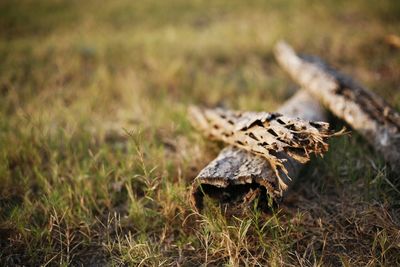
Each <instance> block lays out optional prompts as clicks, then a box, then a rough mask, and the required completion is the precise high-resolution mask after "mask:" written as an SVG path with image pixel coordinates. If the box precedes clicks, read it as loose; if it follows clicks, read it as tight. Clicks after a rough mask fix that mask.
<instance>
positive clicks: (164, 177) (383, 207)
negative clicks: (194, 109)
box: [0, 0, 400, 266]
mask: <svg viewBox="0 0 400 267" xmlns="http://www.w3.org/2000/svg"><path fill="white" fill-rule="evenodd" d="M389 35H397V36H398V35H400V1H396V0H393V1H389V0H382V1H372V0H364V1H361V0H360V1H342V0H335V1H333V0H332V1H305V0H304V1H289V0H270V1H261V0H252V1H238V0H229V1H227V0H215V1H202V0H193V1H186V0H185V1H183V0H169V1H156V0H146V1H128V0H115V1H91V0H87V1H76V0H70V1H62V0H54V1H50V0H49V1H44V0H40V1H31V0H17V1H8V0H2V1H1V2H0V38H1V41H0V184H1V186H0V234H1V238H0V248H1V249H0V250H1V252H0V257H1V259H2V262H4V263H5V264H6V265H14V264H25V265H37V264H46V263H48V264H50V265H53V264H56V265H57V264H64V265H70V264H84V265H90V264H93V265H96V264H97V265H101V264H105V263H110V262H111V263H113V264H133V265H135V264H139V263H143V264H145V265H159V264H172V265H174V264H175V265H176V264H185V263H186V264H200V263H207V262H208V261H211V262H213V263H214V264H217V265H218V264H224V263H227V264H231V265H235V264H236V265H237V264H241V263H243V262H248V263H250V264H265V263H269V264H271V263H272V264H274V263H275V264H277V265H285V264H295V265H298V264H308V263H310V264H311V263H315V264H319V263H320V264H328V265H329V264H332V265H337V264H346V263H349V264H351V263H352V264H356V265H357V264H361V265H364V264H378V265H380V264H388V265H392V266H393V264H395V263H399V258H398V256H396V255H399V253H398V252H399V246H398V240H399V239H398V238H399V236H398V221H396V220H397V218H398V217H396V216H397V215H396V214H398V205H399V194H398V193H397V192H398V189H397V188H398V187H397V188H396V183H395V181H392V180H390V181H389V183H387V180H388V179H389V178H387V175H386V172H385V167H384V164H383V163H382V160H381V158H380V156H379V155H377V154H375V153H374V152H373V151H372V150H371V149H370V148H369V147H368V146H367V145H365V143H364V141H363V140H362V139H361V138H359V137H358V136H357V134H356V133H355V134H354V136H353V137H354V138H352V139H351V140H350V139H344V140H339V141H335V142H334V143H332V144H331V147H332V148H331V150H332V151H335V152H334V153H329V154H328V155H327V157H326V158H325V159H324V160H322V159H316V160H315V163H312V164H311V166H309V167H307V168H306V171H305V172H304V174H303V176H304V177H305V178H304V179H305V180H304V184H305V186H304V187H302V185H299V188H300V189H298V191H297V192H299V196H300V198H301V199H303V201H304V202H303V204H304V205H303V206H301V207H299V206H293V207H292V208H288V211H287V214H290V216H289V219H287V217H285V216H283V215H282V216H283V217H282V218H281V217H280V216H281V215H279V216H278V215H276V214H275V215H273V216H276V217H274V218H275V219H276V220H275V219H274V220H272V221H271V220H269V223H271V224H273V225H272V226H271V227H270V228H268V229H278V230H268V231H267V230H265V229H264V230H263V231H266V232H262V233H261V232H257V231H261V230H260V228H259V227H258V222H255V218H258V217H255V215H254V214H252V215H251V214H250V215H247V217H245V218H244V219H243V221H240V222H239V221H235V220H233V221H229V220H226V219H225V218H223V216H222V217H221V218H220V217H218V216H219V215H218V216H217V215H215V214H214V215H212V216H211V217H208V215H204V216H205V217H201V218H200V221H194V220H193V221H191V219H187V218H188V216H189V215H190V214H191V212H192V211H191V209H190V206H189V204H188V203H187V188H188V186H189V185H190V183H191V181H192V180H193V178H194V177H195V176H196V174H197V173H198V171H199V170H200V169H201V168H202V167H204V165H205V164H206V163H207V162H208V161H210V160H211V159H212V158H213V157H214V156H215V155H216V154H217V153H218V151H219V149H220V148H221V145H219V144H214V143H210V142H208V141H206V140H204V139H203V138H202V137H201V136H200V135H199V134H198V133H197V132H196V131H195V130H194V129H192V128H191V126H190V123H189V121H188V120H187V117H186V109H187V106H188V105H189V104H202V105H208V106H214V105H219V104H223V105H225V106H227V107H230V108H234V109H245V110H263V111H273V110H274V109H276V108H277V107H278V106H279V105H280V104H281V103H282V102H283V101H285V100H286V99H288V98H289V97H290V96H291V95H292V94H293V93H294V92H295V91H296V86H295V85H294V83H293V82H291V80H290V79H289V77H288V76H287V75H286V74H285V73H284V72H283V71H282V70H281V69H280V68H279V67H278V66H277V63H276V61H275V59H274V57H273V53H272V48H273V46H274V44H275V43H276V42H277V41H278V40H280V39H285V40H286V41H288V42H289V43H290V44H291V45H293V47H294V48H295V49H296V50H297V51H299V52H303V53H308V54H312V55H317V56H320V57H322V58H323V59H325V60H326V61H328V62H330V63H331V64H333V65H334V66H336V67H338V68H339V69H341V70H342V71H343V72H345V73H347V74H350V75H352V76H353V77H355V78H356V79H357V80H358V81H360V82H361V83H363V84H365V85H366V86H367V87H369V88H371V90H373V91H375V92H377V93H378V94H380V95H381V96H383V97H384V98H385V99H386V100H387V101H388V102H390V103H391V104H392V105H394V106H395V107H396V108H397V109H398V110H399V108H400V49H399V47H396V46H394V45H393V44H390V43H388V41H387V38H388V37H387V36H389ZM343 185H349V186H348V188H347V186H346V188H347V189H346V190H344V189H343V188H344V186H343ZM309 188H312V190H310V189H309ZM396 190H397V191H396ZM355 192H356V193H355ZM327 196H329V197H327ZM321 198H322V199H321ZM316 199H318V203H326V207H332V206H334V207H336V208H337V210H336V211H335V212H331V210H330V209H328V208H326V207H325V206H324V205H323V204H321V205H322V206H321V207H315V206H314V205H315V200H316ZM298 201H300V200H298ZM347 201H349V202H350V203H351V204H349V203H347ZM307 203H308V205H309V206H307ZM310 203H314V204H312V205H311V204H310ZM310 205H311V206H310ZM342 206H345V207H346V208H342ZM332 209H335V208H332ZM215 212H217V211H215ZM218 212H219V211H218ZM338 213H340V214H342V215H341V216H343V221H340V220H338V221H334V220H333V218H335V217H336V216H337V214H338ZM360 213H362V214H364V217H365V219H363V220H361V221H358V220H359V217H358V216H356V214H360ZM283 214H285V213H283ZM304 214H306V215H304ZM257 216H258V215H257ZM260 216H261V215H260ZM263 216H264V217H263ZM268 216H270V215H268ZM268 216H267V215H262V216H261V217H262V220H264V222H265V221H267V222H268V219H269V218H270V217H268ZM352 216H353V217H352ZM214 217H215V218H217V219H215V220H211V219H210V218H214ZM189 218H192V217H190V216H189ZM290 218H298V219H296V221H293V220H291V219H290ZM340 218H341V217H340ZM349 218H350V219H349ZM317 219H319V220H320V222H321V223H320V225H321V227H320V228H318V227H319V226H318V227H316V226H315V225H316V224H317V222H316V221H314V220H317ZM247 220H248V221H247ZM260 220H261V219H260ZM242 222H246V223H247V222H248V225H249V226H248V228H246V229H247V230H246V231H248V233H250V232H251V233H252V234H248V235H246V234H244V235H240V234H234V233H242V232H240V231H243V229H242V228H241V227H243V224H242ZM223 225H225V226H228V225H229V226H231V228H229V229H231V230H229V231H228V230H226V231H228V233H225V232H224V231H225V230H224V229H225V228H224V227H223ZM246 225H247V224H245V226H246ZM277 225H278V226H277ZM328 225H329V226H328ZM349 225H350V226H351V227H354V228H351V229H355V230H354V231H350V233H347V232H346V231H347V230H344V229H348V228H346V227H347V226H349ZM360 225H361V226H362V227H361V226H360ZM359 226H360V227H361V228H359ZM218 227H219V228H218ZM274 227H275V228H274ZM296 227H297V228H296ZM317 228H318V229H319V230H318V229H317ZM232 229H234V230H232ZM249 229H250V230H249ZM293 229H295V230H293ZM396 229H397V230H396ZM236 230H237V231H238V232H235V231H236ZM231 231H234V233H231ZM396 231H397V232H396ZM256 233H258V234H256ZM227 235H228V236H229V237H230V239H226V236H227ZM348 235H350V236H351V238H349V240H348V239H347V237H346V236H348ZM204 236H206V237H208V238H209V239H203V238H204ZM340 237H343V238H342V239H341V238H340ZM247 238H248V239H247ZM243 240H246V242H245V241H243ZM293 240H295V241H293ZM327 240H328V243H329V245H327V244H326V242H327ZM347 241H348V242H347ZM229 242H232V243H229ZM227 244H230V246H229V245H227ZM260 244H261V245H260ZM310 244H311V245H310ZM314 245H315V246H314ZM232 246H233V247H235V249H236V250H234V251H235V253H233V252H232V251H231V249H232ZM310 246H311V247H310ZM297 252H298V253H297ZM311 252H312V253H311ZM296 253H297V254H296ZM299 255H300V256H299ZM312 255H316V256H312ZM346 266H347V265H346Z"/></svg>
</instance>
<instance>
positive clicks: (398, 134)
mask: <svg viewBox="0 0 400 267" xmlns="http://www.w3.org/2000/svg"><path fill="white" fill-rule="evenodd" d="M275 56H276V58H277V60H278V62H279V64H280V65H281V66H282V67H283V68H284V69H285V70H286V71H287V72H288V73H289V74H290V76H291V77H292V78H293V79H294V80H295V81H296V82H297V83H298V84H299V85H301V86H302V87H303V88H304V89H305V90H307V91H308V92H309V93H310V94H312V95H313V96H314V97H315V98H317V99H318V100H320V101H321V102H322V103H323V104H324V105H325V106H326V107H327V108H328V109H330V110H331V111H332V112H333V113H334V114H335V115H336V116H338V117H339V118H341V119H343V120H345V121H346V122H347V123H348V124H349V125H350V126H351V127H352V128H353V129H355V130H357V131H358V132H360V134H361V135H363V136H364V137H365V139H366V140H367V141H368V142H369V143H370V144H371V145H372V146H373V147H374V148H375V149H376V150H377V151H378V152H380V153H381V154H382V155H383V157H384V159H385V160H386V161H387V162H389V163H390V165H391V167H392V169H393V170H394V171H396V172H399V164H400V114H399V113H398V112H397V111H396V110H395V109H394V108H393V107H391V106H390V105H389V104H388V103H387V102H386V101H385V100H384V99H383V98H381V97H380V96H378V95H376V94H374V93H373V92H371V91H370V90H368V89H367V88H365V87H363V86H361V85H359V84H358V83H356V82H355V81H354V80H352V79H351V78H350V77H348V76H346V75H344V74H342V73H339V72H337V71H336V70H334V69H333V68H332V67H330V66H328V65H327V64H326V63H324V62H323V61H322V60H320V59H318V58H316V57H305V56H302V57H300V56H298V55H296V53H295V52H294V51H293V49H292V48H291V47H290V46H289V45H287V44H286V43H283V42H281V43H279V44H278V45H277V46H276V48H275Z"/></svg>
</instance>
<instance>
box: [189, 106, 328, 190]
mask: <svg viewBox="0 0 400 267" xmlns="http://www.w3.org/2000/svg"><path fill="white" fill-rule="evenodd" d="M189 115H190V117H191V122H192V124H193V126H195V127H196V128H198V129H199V130H201V131H202V132H203V133H204V135H206V136H207V137H208V138H210V139H215V140H219V141H223V142H225V143H227V144H229V145H233V146H236V147H238V148H241V149H243V150H246V151H249V152H251V153H253V154H256V155H259V156H261V157H264V158H265V159H266V160H267V161H268V162H269V164H270V165H271V168H272V170H273V171H274V172H275V173H276V175H277V176H278V178H280V171H283V172H284V173H285V174H288V172H287V170H286V169H285V166H284V165H283V162H284V161H285V160H283V159H280V158H278V157H277V156H276V154H277V153H279V152H286V153H287V154H288V155H289V156H290V157H291V158H293V159H295V160H296V161H299V162H300V163H306V162H307V161H309V160H310V154H311V153H315V154H320V155H322V154H323V153H324V152H326V151H327V150H328V144H327V143H326V142H325V140H326V139H327V138H328V137H330V136H331V135H332V131H330V130H329V123H326V122H315V121H306V120H301V119H298V118H297V119H296V118H290V117H287V116H284V115H282V114H279V113H268V112H251V111H243V112H242V111H233V110H229V109H223V108H216V109H207V108H199V107H194V106H193V107H191V108H190V109H189ZM279 186H280V187H281V188H282V189H286V184H285V183H284V182H283V181H281V179H279Z"/></svg>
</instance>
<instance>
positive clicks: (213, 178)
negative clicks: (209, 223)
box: [191, 91, 326, 208]
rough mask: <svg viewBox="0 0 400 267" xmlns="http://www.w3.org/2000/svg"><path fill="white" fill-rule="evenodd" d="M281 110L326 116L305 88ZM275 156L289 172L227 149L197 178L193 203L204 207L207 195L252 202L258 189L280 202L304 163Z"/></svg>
mask: <svg viewBox="0 0 400 267" xmlns="http://www.w3.org/2000/svg"><path fill="white" fill-rule="evenodd" d="M278 112H279V113H281V114H284V115H286V116H289V117H300V118H302V119H304V120H310V121H324V120H325V119H326V117H325V113H324V111H323V109H322V108H321V106H320V105H319V104H318V102H317V101H315V100H314V99H312V97H311V96H310V95H309V94H308V93H306V92H304V91H300V92H298V93H297V94H296V95H295V96H293V97H292V98H291V99H290V100H288V101H287V102H286V103H285V104H284V105H283V106H282V107H281V108H280V109H279V110H278ZM275 156H276V157H277V158H278V159H280V160H282V164H283V166H284V167H285V169H286V170H287V174H286V173H284V172H283V171H282V170H280V171H279V172H280V173H279V176H278V175H277V174H276V172H275V171H274V170H273V168H271V165H270V164H269V162H268V161H267V160H265V157H263V156H260V155H256V154H253V153H250V152H248V151H245V150H243V149H240V148H237V147H235V146H232V145H231V146H228V147H226V148H224V149H223V150H222V151H221V152H220V154H219V155H218V157H217V158H216V159H214V160H213V161H211V162H210V163H209V164H208V165H207V166H206V167H205V168H204V169H203V170H202V171H201V172H200V173H199V175H198V176H197V177H196V179H195V180H194V182H193V184H192V189H191V193H192V204H193V205H194V206H195V207H197V208H201V207H202V199H203V196H204V194H207V195H209V196H211V197H214V198H218V199H219V200H220V201H221V202H238V201H249V199H251V198H253V195H254V193H255V192H257V193H260V194H262V195H263V196H265V198H266V195H267V194H268V195H269V196H270V197H271V198H272V199H274V200H276V201H279V200H280V199H281V198H282V196H283V195H284V193H285V192H286V190H287V189H288V187H289V186H290V185H292V184H293V182H294V180H295V179H296V177H297V175H298V172H299V170H300V166H301V164H300V163H299V162H297V161H296V160H294V159H293V158H291V157H290V156H289V155H288V154H287V153H286V152H284V151H281V152H277V153H276V154H275ZM289 177H290V178H289ZM282 183H283V184H284V186H282Z"/></svg>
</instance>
